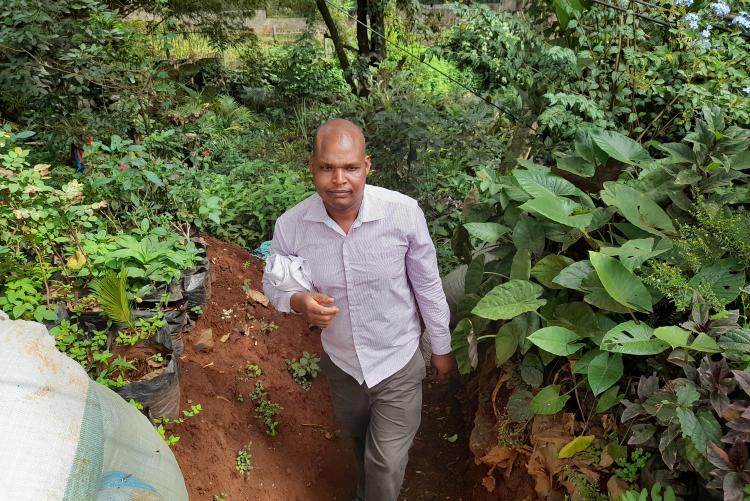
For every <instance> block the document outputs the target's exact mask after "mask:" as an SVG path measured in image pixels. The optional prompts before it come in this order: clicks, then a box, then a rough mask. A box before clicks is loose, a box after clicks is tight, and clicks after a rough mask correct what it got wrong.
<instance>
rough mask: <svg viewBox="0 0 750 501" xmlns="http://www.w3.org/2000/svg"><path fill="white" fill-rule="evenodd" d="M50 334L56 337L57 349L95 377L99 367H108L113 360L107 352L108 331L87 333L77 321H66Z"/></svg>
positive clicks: (54, 328) (61, 322)
mask: <svg viewBox="0 0 750 501" xmlns="http://www.w3.org/2000/svg"><path fill="white" fill-rule="evenodd" d="M49 332H50V334H51V335H52V336H54V337H55V344H56V346H57V349H59V350H60V351H62V352H63V353H66V354H67V355H68V356H70V357H71V358H73V359H74V360H75V361H76V362H78V363H80V364H81V365H82V366H83V368H84V369H85V370H86V371H87V372H88V373H89V374H90V375H93V376H94V377H96V375H97V374H96V373H97V367H98V366H99V365H104V366H106V364H107V362H108V361H109V359H110V358H112V353H110V352H108V351H106V346H107V329H104V330H100V331H98V330H94V331H92V332H90V333H86V332H84V330H83V329H82V328H81V327H80V326H79V325H78V323H76V322H75V320H73V321H71V320H67V319H66V320H62V321H60V323H59V324H58V325H56V326H55V327H53V328H52V329H50V331H49Z"/></svg>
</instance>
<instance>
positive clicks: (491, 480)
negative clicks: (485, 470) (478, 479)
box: [482, 474, 495, 492]
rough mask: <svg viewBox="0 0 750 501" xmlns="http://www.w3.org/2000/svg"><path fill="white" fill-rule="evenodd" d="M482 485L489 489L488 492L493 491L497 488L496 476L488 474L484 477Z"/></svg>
mask: <svg viewBox="0 0 750 501" xmlns="http://www.w3.org/2000/svg"><path fill="white" fill-rule="evenodd" d="M482 485H483V486H484V488H485V489H487V492H493V491H494V490H495V477H493V476H492V474H490V475H487V476H486V477H484V478H483V479H482Z"/></svg>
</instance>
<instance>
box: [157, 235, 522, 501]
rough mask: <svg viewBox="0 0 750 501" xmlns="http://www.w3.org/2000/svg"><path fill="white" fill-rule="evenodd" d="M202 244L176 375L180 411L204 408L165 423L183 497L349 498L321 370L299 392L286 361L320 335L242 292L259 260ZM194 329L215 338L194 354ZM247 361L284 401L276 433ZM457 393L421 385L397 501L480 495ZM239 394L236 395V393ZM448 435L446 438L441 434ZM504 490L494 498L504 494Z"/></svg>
mask: <svg viewBox="0 0 750 501" xmlns="http://www.w3.org/2000/svg"><path fill="white" fill-rule="evenodd" d="M207 241H208V244H209V246H208V256H209V259H210V261H211V270H212V271H211V273H212V277H211V279H212V282H211V297H210V299H209V301H208V304H207V305H206V306H205V308H204V310H205V311H204V313H203V315H201V317H200V318H199V319H198V320H197V322H196V325H195V326H194V328H193V329H192V331H191V332H190V333H188V334H187V335H185V338H184V341H185V353H184V355H183V357H182V383H181V386H182V406H181V408H183V409H188V408H190V406H191V405H192V404H196V403H200V404H201V405H202V407H203V411H202V412H201V413H200V414H199V415H198V416H196V417H193V418H189V419H187V420H186V421H185V422H184V423H183V424H181V425H175V426H173V430H172V433H174V434H176V435H179V436H180V437H181V439H180V442H179V443H178V444H177V445H176V446H175V447H174V452H175V455H176V456H177V460H178V462H179V464H180V467H181V468H182V472H183V474H184V476H185V481H186V483H187V486H188V491H189V493H190V499H191V500H196V501H197V500H201V501H203V500H209V501H212V500H213V497H214V496H215V495H221V496H222V497H223V499H226V500H227V501H236V500H253V501H281V500H284V501H286V500H299V501H332V500H344V501H349V500H350V499H351V497H352V494H353V492H354V486H355V481H356V473H355V467H354V458H353V454H352V452H351V447H350V445H349V443H348V442H347V441H346V440H344V439H341V438H339V437H338V435H337V434H336V433H335V432H336V428H337V427H336V424H335V422H334V419H333V412H332V410H331V406H330V399H329V392H328V387H327V384H326V381H325V378H324V377H319V378H318V379H316V380H315V382H314V383H313V385H312V389H311V390H310V391H309V392H305V391H304V390H303V389H302V388H301V387H300V386H299V385H298V384H296V383H295V382H294V381H293V380H292V378H291V376H290V375H289V373H288V372H287V365H286V363H285V359H287V358H299V356H300V355H301V354H302V352H303V351H308V352H315V353H318V354H320V353H321V352H322V348H321V345H320V338H319V336H318V335H317V334H314V333H310V332H309V330H308V329H307V327H306V325H305V324H304V322H303V321H302V319H301V318H300V317H297V316H293V315H283V314H280V313H278V312H276V311H275V310H274V309H273V307H272V306H270V305H269V306H267V307H264V306H262V305H261V304H259V303H256V302H254V301H252V300H248V299H247V296H246V294H245V292H244V291H243V289H242V285H243V281H244V280H246V279H247V280H249V282H248V285H249V286H250V287H251V288H252V289H255V290H261V276H262V262H261V261H259V260H257V259H255V258H253V257H251V256H250V255H249V254H248V252H247V251H245V250H243V249H241V248H239V247H237V246H234V245H230V244H226V243H224V242H221V241H219V240H215V239H212V238H207ZM229 310H231V313H229ZM227 317H228V318H227ZM261 322H274V323H275V324H277V325H278V329H277V330H275V331H273V332H270V333H263V332H261V330H260V325H261ZM204 329H212V330H213V339H214V341H215V345H214V347H213V349H212V350H210V351H208V352H196V351H195V349H194V348H193V344H194V343H195V341H196V340H197V338H198V336H199V335H200V333H201V331H203V330H204ZM227 334H228V335H229V337H228V339H227V340H226V341H225V342H221V341H220V339H221V338H222V336H225V335H227ZM248 363H251V364H257V365H259V366H260V367H261V369H262V370H263V375H262V376H261V377H260V379H261V380H262V381H263V384H264V385H265V387H266V389H267V390H268V393H269V398H270V399H271V400H272V401H274V402H278V403H279V404H281V405H282V406H283V407H284V410H283V411H282V413H281V415H280V418H279V419H278V421H279V423H280V424H279V428H278V431H279V433H278V436H276V437H269V436H267V435H266V433H265V428H264V426H263V424H262V423H261V422H259V421H258V420H257V419H256V418H255V417H254V415H253V406H252V403H251V401H250V399H249V398H247V396H246V395H247V394H248V393H249V392H251V391H252V388H253V386H254V381H253V380H252V379H250V380H247V381H241V380H239V379H238V377H239V376H242V369H243V367H244V366H245V365H246V364H248ZM458 390H460V385H458V384H457V382H454V383H453V384H452V385H450V386H446V385H438V384H434V383H432V384H429V383H428V384H425V395H424V401H425V404H424V411H423V419H422V427H421V429H420V432H419V435H418V436H417V439H416V441H415V444H414V447H413V448H412V451H411V460H410V463H409V468H408V470H407V476H406V480H405V484H404V489H403V491H402V495H401V498H400V499H401V500H402V501H420V500H454V501H456V500H463V501H470V500H474V499H480V498H481V499H487V497H485V496H486V493H485V494H484V495H483V493H481V491H482V490H483V487H481V485H480V483H479V482H480V480H481V476H482V473H481V471H480V470H478V469H477V468H476V467H475V466H474V465H473V460H472V459H469V457H470V455H471V454H470V452H469V451H468V445H467V439H468V434H469V431H470V428H469V427H467V426H466V424H465V423H464V421H463V417H462V413H461V410H460V409H461V407H460V403H459V402H458V401H457V400H456V398H455V395H456V393H457V391H458ZM238 393H242V394H244V395H245V398H244V401H243V402H240V401H238V400H237V394H238ZM454 434H456V435H457V439H456V440H455V442H451V441H448V440H446V438H448V437H452V436H453V435H454ZM452 440H453V439H452ZM250 443H251V444H252V445H250V447H249V450H250V453H251V454H252V463H253V470H252V471H251V472H250V474H249V475H248V476H247V478H243V476H242V475H241V474H240V473H238V472H237V470H236V467H235V458H236V454H237V451H238V450H239V449H240V448H242V447H243V446H245V445H246V444H250ZM499 483H500V482H499ZM499 491H501V492H502V491H503V489H499ZM495 494H499V492H497V491H496V493H495ZM504 494H506V496H504V497H502V498H503V499H512V497H509V496H507V491H505V492H504ZM493 497H494V496H493ZM217 499H219V498H217ZM496 499H499V498H496Z"/></svg>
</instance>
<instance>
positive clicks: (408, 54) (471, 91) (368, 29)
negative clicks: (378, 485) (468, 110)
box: [323, 0, 521, 122]
mask: <svg viewBox="0 0 750 501" xmlns="http://www.w3.org/2000/svg"><path fill="white" fill-rule="evenodd" d="M323 2H325V3H326V4H328V5H329V6H331V7H333V8H334V9H336V10H338V11H339V12H341V13H342V14H344V15H345V16H346V17H348V18H349V19H351V20H352V21H355V22H356V23H357V24H360V25H362V26H363V27H364V28H365V29H366V30H367V31H369V32H371V33H372V34H374V35H377V36H378V37H380V38H382V39H383V40H384V41H385V43H387V44H390V45H392V46H393V47H395V48H397V49H398V50H400V51H401V52H403V53H404V54H406V55H407V56H409V57H411V58H412V59H415V60H417V61H418V62H420V63H421V64H424V65H425V66H427V67H428V68H430V69H432V70H434V71H436V72H438V73H440V74H441V75H442V76H444V77H445V78H447V79H448V80H449V81H451V82H452V83H454V84H456V85H458V86H459V87H461V88H462V89H464V90H467V91H469V92H470V93H471V94H473V95H474V96H476V97H478V98H479V99H481V100H482V101H483V102H484V103H486V104H488V105H490V106H492V107H493V108H496V109H497V110H499V111H500V112H501V113H503V114H505V115H507V116H508V117H510V118H512V119H513V120H515V121H516V122H520V121H521V120H520V119H519V118H518V117H516V116H515V115H514V114H513V113H511V112H510V111H509V110H508V109H507V108H505V107H504V106H500V105H498V104H495V103H494V102H492V100H491V99H490V98H489V97H485V96H482V95H480V94H479V93H478V92H477V91H475V90H474V89H472V88H470V87H468V86H466V85H464V84H463V83H462V82H460V81H458V80H456V79H455V78H453V77H452V76H450V75H448V74H447V73H445V72H444V71H442V70H441V69H439V68H436V67H435V66H433V65H431V64H430V63H428V62H426V61H423V60H422V59H421V58H419V57H418V56H415V55H414V54H412V53H411V52H409V51H408V50H406V49H405V48H403V47H402V46H400V45H399V44H397V43H396V42H392V41H391V40H388V38H387V37H386V36H385V35H384V34H382V33H380V32H378V31H377V30H374V29H372V28H371V27H370V26H368V25H367V24H365V23H363V22H362V21H360V20H359V19H357V18H356V17H354V16H352V15H351V14H349V12H348V11H347V10H346V9H344V8H343V7H341V6H340V5H336V4H334V3H332V2H331V1H330V0H323Z"/></svg>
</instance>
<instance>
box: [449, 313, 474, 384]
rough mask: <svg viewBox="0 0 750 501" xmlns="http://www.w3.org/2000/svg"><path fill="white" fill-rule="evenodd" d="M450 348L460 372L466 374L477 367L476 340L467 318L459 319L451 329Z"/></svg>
mask: <svg viewBox="0 0 750 501" xmlns="http://www.w3.org/2000/svg"><path fill="white" fill-rule="evenodd" d="M451 348H452V350H453V355H454V356H455V357H456V364H457V365H458V371H459V372H460V373H461V374H468V373H469V372H471V370H472V369H475V368H476V367H477V364H478V363H479V358H478V355H477V340H476V335H475V334H474V328H473V327H472V325H471V320H469V319H468V318H464V319H461V320H460V321H459V322H458V324H456V328H455V329H453V334H452V335H451Z"/></svg>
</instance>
